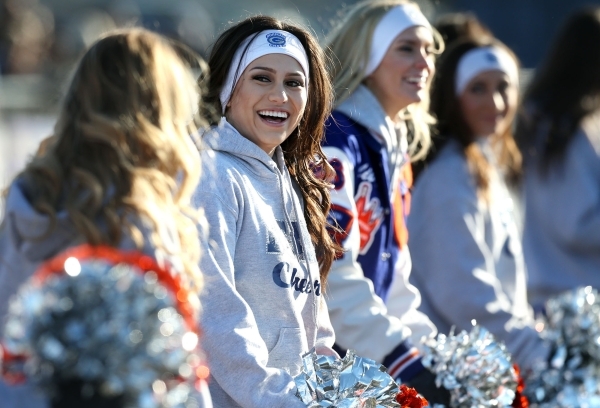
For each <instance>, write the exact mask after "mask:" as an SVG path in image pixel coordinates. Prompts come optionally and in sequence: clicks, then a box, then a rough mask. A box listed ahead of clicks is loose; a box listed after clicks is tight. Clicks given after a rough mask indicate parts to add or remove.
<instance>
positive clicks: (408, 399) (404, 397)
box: [396, 384, 429, 408]
mask: <svg viewBox="0 0 600 408" xmlns="http://www.w3.org/2000/svg"><path fill="white" fill-rule="evenodd" d="M396 401H397V402H398V404H400V406H401V407H402V408H423V407H426V406H428V405H429V403H428V402H427V400H426V399H425V398H423V397H421V396H420V395H419V393H418V392H417V390H415V389H414V388H410V387H407V386H406V385H404V384H402V385H401V386H400V392H399V393H398V395H396Z"/></svg>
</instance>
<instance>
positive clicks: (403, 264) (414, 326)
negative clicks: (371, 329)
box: [386, 246, 437, 350]
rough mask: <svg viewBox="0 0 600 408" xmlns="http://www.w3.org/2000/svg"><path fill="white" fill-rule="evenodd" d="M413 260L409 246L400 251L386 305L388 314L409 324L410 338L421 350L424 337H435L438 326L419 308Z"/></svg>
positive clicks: (418, 293) (418, 294)
mask: <svg viewBox="0 0 600 408" xmlns="http://www.w3.org/2000/svg"><path fill="white" fill-rule="evenodd" d="M411 270H412V260H411V256H410V251H409V248H408V246H405V247H404V248H402V250H401V251H400V256H399V259H398V262H397V264H396V268H395V270H394V274H395V276H394V280H393V281H392V286H391V287H390V290H389V292H388V298H387V302H386V307H387V310H388V314H389V315H391V316H395V317H397V318H398V319H400V321H401V322H402V323H403V324H404V325H406V326H408V327H409V328H410V331H411V336H410V340H411V341H412V342H413V344H414V345H415V346H416V347H417V348H418V349H420V350H422V347H423V343H422V341H423V338H424V337H434V336H435V335H436V334H437V328H436V327H435V325H434V324H433V322H432V321H431V320H429V317H427V315H425V313H423V312H421V311H420V310H418V307H419V306H420V305H421V293H420V292H419V290H418V289H417V288H416V287H415V286H414V285H413V284H412V283H410V281H409V277H410V274H411Z"/></svg>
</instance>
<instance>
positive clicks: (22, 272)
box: [0, 179, 212, 408]
mask: <svg viewBox="0 0 600 408" xmlns="http://www.w3.org/2000/svg"><path fill="white" fill-rule="evenodd" d="M49 223H50V220H49V217H48V216H46V215H44V214H40V213H38V212H37V211H36V210H35V209H34V208H33V207H32V206H31V203H30V202H29V200H28V198H27V196H26V195H25V192H24V190H23V187H22V185H21V181H20V180H19V179H17V180H16V181H15V182H13V184H12V185H11V187H10V190H9V193H8V196H7V199H6V207H5V217H4V221H3V223H2V225H1V226H0V338H2V334H3V331H4V322H5V320H6V315H7V313H8V305H9V300H10V297H11V296H12V295H13V294H15V293H16V292H17V290H18V288H19V286H20V285H21V284H23V283H24V282H25V281H26V280H27V279H28V278H29V277H30V276H31V275H32V274H33V273H34V272H35V270H36V269H37V268H38V266H39V265H40V264H41V263H43V262H44V261H46V260H48V259H50V258H52V257H53V256H55V255H57V254H58V253H60V252H62V251H64V250H65V249H67V248H68V247H71V246H74V245H78V244H82V243H84V241H85V240H84V239H83V238H82V237H81V236H80V235H79V234H78V233H77V231H76V230H75V227H74V226H73V224H72V223H71V221H70V219H69V216H68V214H67V213H66V211H60V212H59V213H58V214H57V222H56V226H55V228H54V230H53V232H52V233H51V234H50V235H48V236H47V237H45V238H42V239H34V238H35V237H40V236H43V234H44V232H46V229H47V227H48V225H49ZM138 227H139V228H140V230H141V231H142V234H143V235H144V237H145V238H146V237H147V236H148V230H147V229H146V228H144V227H143V225H141V224H138ZM165 238H166V237H165ZM144 242H145V246H144V248H142V252H144V253H146V254H148V255H150V256H153V257H156V256H157V253H156V251H155V250H154V249H153V247H152V246H151V245H150V244H149V240H148V239H145V240H144ZM120 247H121V249H124V250H133V249H136V246H135V244H134V242H133V241H132V240H131V239H129V238H127V237H124V239H123V240H122V243H121V245H120ZM159 258H160V257H159ZM169 261H170V263H174V262H173V260H169ZM202 397H203V398H204V401H203V404H204V405H202V407H203V408H210V407H212V404H211V403H210V396H209V394H208V393H207V392H206V393H203V395H202ZM47 405H48V404H47V402H46V401H45V399H44V397H43V396H42V395H41V394H40V393H38V392H37V391H35V390H34V389H33V388H32V387H31V386H29V385H20V386H8V385H6V384H5V383H3V382H2V381H0V406H1V407H2V408H42V407H46V406H47Z"/></svg>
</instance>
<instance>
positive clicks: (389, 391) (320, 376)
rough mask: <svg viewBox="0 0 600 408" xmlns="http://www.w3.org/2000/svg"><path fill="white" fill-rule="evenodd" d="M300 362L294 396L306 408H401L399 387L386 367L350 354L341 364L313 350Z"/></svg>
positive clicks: (352, 353)
mask: <svg viewBox="0 0 600 408" xmlns="http://www.w3.org/2000/svg"><path fill="white" fill-rule="evenodd" d="M302 361H303V369H302V372H301V373H300V374H298V375H297V376H296V377H295V378H294V381H295V382H296V386H297V393H296V396H297V397H298V398H299V399H300V400H302V402H304V403H305V404H306V406H307V407H309V408H318V407H332V408H334V407H335V408H363V407H365V408H368V407H372V408H388V407H400V405H399V404H398V403H397V402H396V395H397V394H398V384H396V382H395V381H394V379H393V378H392V377H390V375H389V374H388V373H387V372H386V369H385V367H384V366H382V365H381V364H377V363H376V362H375V361H373V360H370V359H368V358H362V357H358V356H356V354H355V353H354V352H353V351H352V350H348V352H347V353H346V356H345V357H344V358H343V359H341V360H340V359H339V358H336V357H332V356H322V355H317V354H316V352H315V351H314V350H312V351H310V352H309V353H307V354H305V355H304V356H302Z"/></svg>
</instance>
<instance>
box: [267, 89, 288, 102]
mask: <svg viewBox="0 0 600 408" xmlns="http://www.w3.org/2000/svg"><path fill="white" fill-rule="evenodd" d="M287 99H288V97H287V93H286V92H285V87H284V86H283V85H281V86H280V85H276V86H273V88H272V89H271V90H270V92H269V100H270V101H271V102H276V103H284V102H285V101H287Z"/></svg>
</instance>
